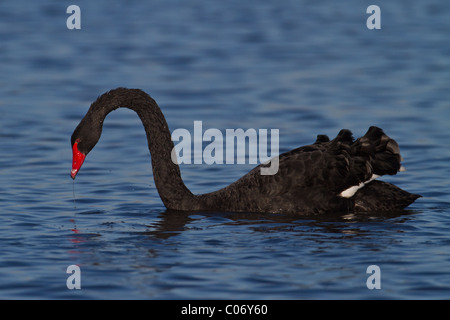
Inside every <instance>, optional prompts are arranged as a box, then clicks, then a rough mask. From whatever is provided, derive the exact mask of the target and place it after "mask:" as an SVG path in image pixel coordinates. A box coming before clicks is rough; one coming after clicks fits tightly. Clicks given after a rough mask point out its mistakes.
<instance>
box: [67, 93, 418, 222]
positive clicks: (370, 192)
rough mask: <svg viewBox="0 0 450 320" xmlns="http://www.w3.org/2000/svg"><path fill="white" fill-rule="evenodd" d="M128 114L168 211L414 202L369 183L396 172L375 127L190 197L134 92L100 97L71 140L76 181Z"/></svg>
mask: <svg viewBox="0 0 450 320" xmlns="http://www.w3.org/2000/svg"><path fill="white" fill-rule="evenodd" d="M120 107H127V108H129V109H132V110H134V111H135V112H136V113H137V114H138V116H139V118H140V119H141V120H142V123H143V125H144V128H145V132H146V134H147V141H148V147H149V150H150V153H151V157H152V168H153V176H154V180H155V185H156V187H157V189H158V192H159V195H160V197H161V200H162V201H163V203H164V205H165V206H166V207H167V208H168V209H173V210H182V211H240V212H271V213H294V214H318V213H327V212H350V211H379V210H397V209H402V208H405V207H406V206H408V205H409V204H411V203H412V202H414V200H416V199H417V198H418V197H420V196H419V195H415V194H411V193H408V192H406V191H404V190H402V189H400V188H398V187H396V186H394V185H392V184H389V183H386V182H381V181H372V180H373V179H374V178H375V177H377V176H381V175H384V174H389V175H394V174H396V173H397V172H398V171H401V169H402V166H401V164H400V160H401V156H400V151H399V148H398V145H397V143H396V142H395V141H394V140H393V139H391V138H389V137H388V136H387V135H385V134H384V133H383V131H382V130H381V129H379V128H377V127H371V128H370V129H369V131H368V132H367V133H366V134H365V135H364V136H363V137H361V138H359V139H357V140H356V141H354V139H353V137H352V133H351V132H350V131H349V130H345V129H343V130H341V132H339V134H338V136H337V137H336V138H335V139H333V140H331V141H330V140H329V139H328V137H326V136H323V135H319V136H318V138H317V140H316V142H315V143H314V144H312V145H309V146H304V147H300V148H297V149H294V150H292V151H289V152H286V153H284V154H281V155H280V156H279V169H278V172H277V173H276V174H275V175H261V174H260V166H264V165H263V164H261V165H259V166H257V167H256V168H254V169H253V170H251V171H250V172H249V173H247V174H246V175H244V176H243V177H242V178H240V179H239V180H237V181H236V182H234V183H232V184H230V185H229V186H227V187H225V188H223V189H220V190H218V191H215V192H211V193H207V194H201V195H194V194H192V193H191V192H190V191H189V189H188V188H187V187H186V186H185V184H184V183H183V181H182V179H181V175H180V169H179V167H178V165H177V164H175V163H173V162H172V160H171V152H172V149H173V147H174V144H173V142H172V140H171V136H170V131H169V128H168V126H167V123H166V120H165V118H164V116H163V114H162V112H161V110H160V108H159V107H158V105H157V104H156V102H155V101H154V100H153V99H152V98H151V97H150V96H149V95H148V94H146V93H145V92H143V91H142V90H139V89H126V88H117V89H115V90H111V91H109V92H106V93H105V94H103V95H102V96H100V97H99V98H98V99H97V100H96V101H95V102H94V103H93V104H92V105H91V107H90V109H89V111H88V112H87V114H86V116H85V117H84V118H83V119H82V120H81V122H80V124H79V125H78V127H77V128H76V129H75V131H74V133H73V135H72V139H71V142H72V148H73V156H74V157H73V163H72V172H71V176H72V178H73V179H75V176H76V174H77V173H78V170H79V169H80V167H81V165H82V163H83V161H84V158H85V156H86V155H87V154H88V153H89V151H91V149H92V148H93V147H94V146H95V144H96V143H97V141H98V140H99V138H100V135H101V131H102V126H103V120H104V119H105V117H106V116H107V114H108V113H109V112H111V111H113V110H115V109H117V108H120Z"/></svg>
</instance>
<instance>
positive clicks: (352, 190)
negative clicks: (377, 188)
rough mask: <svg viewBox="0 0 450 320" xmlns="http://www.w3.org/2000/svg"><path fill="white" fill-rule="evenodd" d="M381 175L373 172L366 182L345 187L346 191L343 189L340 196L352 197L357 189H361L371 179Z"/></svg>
mask: <svg viewBox="0 0 450 320" xmlns="http://www.w3.org/2000/svg"><path fill="white" fill-rule="evenodd" d="M378 177H379V175H377V174H373V175H372V177H371V178H370V179H369V180H367V181H364V182H361V183H360V184H358V185H357V186H352V187H350V188H348V189H345V190H344V191H342V192H341V193H340V194H339V196H340V197H342V198H351V197H353V196H354V195H355V193H356V191H358V190H359V189H361V188H362V187H364V186H365V185H366V184H368V183H369V182H370V181H372V180H374V179H376V178H378Z"/></svg>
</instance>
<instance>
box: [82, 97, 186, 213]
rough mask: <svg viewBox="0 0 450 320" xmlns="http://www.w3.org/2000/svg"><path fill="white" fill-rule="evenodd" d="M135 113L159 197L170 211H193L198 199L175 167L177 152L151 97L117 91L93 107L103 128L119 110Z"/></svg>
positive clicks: (99, 99)
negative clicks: (111, 115) (146, 143)
mask: <svg viewBox="0 0 450 320" xmlns="http://www.w3.org/2000/svg"><path fill="white" fill-rule="evenodd" d="M121 107H125V108H129V109H131V110H133V111H135V112H136V113H137V114H138V116H139V118H140V119H141V121H142V124H143V125H144V128H145V132H146V134H147V142H148V148H149V150H150V154H151V157H152V169H153V177H154V180H155V185H156V188H157V189H158V192H159V196H160V197H161V200H162V201H163V203H164V205H165V206H166V207H167V208H168V209H175V210H189V209H190V208H191V207H192V206H193V203H194V195H193V194H192V193H191V192H190V191H189V189H188V188H187V187H186V185H185V184H184V182H183V180H182V178H181V174H180V168H179V166H178V164H175V163H173V161H172V158H171V152H172V150H173V148H174V144H173V141H172V139H171V135H170V131H169V128H168V126H167V122H166V119H165V118H164V115H163V114H162V112H161V109H160V108H159V106H158V105H157V103H156V102H155V100H153V99H152V98H151V97H150V96H149V95H148V94H146V93H145V92H144V91H142V90H139V89H126V88H117V89H115V90H111V91H109V92H107V93H105V94H103V95H102V96H100V97H99V98H98V99H97V100H96V101H95V102H94V103H93V104H92V106H91V108H90V110H89V112H91V110H92V116H94V114H95V117H96V118H97V119H98V121H97V123H100V125H103V120H104V118H105V117H106V116H107V115H108V113H110V112H111V111H113V110H115V109H117V108H121Z"/></svg>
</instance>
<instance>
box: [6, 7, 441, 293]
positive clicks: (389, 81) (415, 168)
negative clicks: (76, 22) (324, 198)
mask: <svg viewBox="0 0 450 320" xmlns="http://www.w3.org/2000/svg"><path fill="white" fill-rule="evenodd" d="M70 4H77V5H79V6H80V8H81V29H80V30H68V29H67V27H66V19H67V18H68V17H69V14H67V13H66V9H67V6H69V5H70ZM371 4H374V3H372V1H356V0H354V1H320V2H317V1H316V2H311V1H306V0H295V1H269V0H264V1H261V0H259V1H241V0H239V1H201V0H190V1H175V0H165V1H153V0H152V1H127V2H126V3H125V1H123V2H117V1H116V2H111V1H95V2H94V1H84V0H79V1H73V3H72V2H70V3H69V2H67V1H58V2H55V1H44V0H42V1H34V2H30V1H2V2H1V3H0V71H1V72H0V146H1V155H0V181H1V184H0V208H1V209H0V212H1V213H0V244H1V250H0V298H1V299H17V298H19V299H421V298H424V299H448V298H450V275H449V271H450V216H449V214H450V212H449V211H450V209H449V204H450V192H449V191H450V190H449V184H450V178H449V176H450V165H449V164H450V148H449V141H450V90H449V84H450V42H449V35H450V19H449V18H450V4H449V3H446V2H443V1H437V0H436V1H395V2H393V1H385V0H378V1H376V4H377V5H378V6H379V7H380V8H381V27H382V28H381V29H380V30H368V29H367V27H366V19H367V18H368V17H369V15H368V14H367V13H366V9H367V7H368V6H369V5H371ZM118 86H124V87H135V88H141V89H143V90H145V91H146V92H148V93H150V94H151V95H152V96H153V97H154V98H155V99H156V100H157V101H158V103H159V105H160V106H161V108H162V110H163V112H164V114H165V116H166V118H167V122H168V124H169V127H170V129H171V130H174V129H177V128H186V129H188V130H192V128H193V123H194V121H196V120H201V121H202V122H203V128H204V130H206V129H208V128H217V129H220V130H222V131H223V132H225V129H228V128H231V129H236V128H244V129H247V128H255V129H262V128H264V129H279V130H280V152H284V151H287V150H290V149H292V148H295V147H298V146H300V145H304V144H309V143H311V142H312V141H314V140H315V136H316V135H317V134H319V133H321V134H328V135H330V136H334V135H336V134H337V132H338V131H339V130H340V129H341V128H349V129H351V130H352V131H353V132H354V134H355V136H359V135H362V134H364V133H365V131H366V130H367V128H368V127H369V126H371V125H377V126H380V127H382V128H384V130H385V131H386V133H387V134H388V135H390V136H391V137H393V138H394V139H396V140H397V141H398V143H399V145H400V148H401V150H402V154H403V156H404V158H405V160H404V165H405V167H406V168H407V171H406V172H402V173H401V174H399V175H397V176H395V177H389V178H386V179H385V180H387V181H390V182H393V183H395V184H397V185H398V186H400V187H401V188H403V189H405V190H408V191H410V192H414V193H420V194H422V195H423V198H421V199H419V200H417V201H416V202H415V203H414V204H413V205H411V206H410V207H409V210H408V211H405V212H404V213H403V214H398V213H397V214H394V213H384V214H378V215H375V214H370V215H356V216H354V215H347V216H333V215H332V216H326V217H315V218H314V217H306V218H305V217H303V218H302V217H288V216H283V215H279V216H278V215H263V214H260V215H252V214H230V213H220V214H219V213H214V212H210V213H177V214H174V213H167V212H165V208H164V206H163V204H162V202H161V200H160V199H159V196H158V194H157V192H156V189H155V186H154V182H153V178H152V171H151V166H150V157H149V153H148V149H147V147H146V140H145V134H144V130H143V127H142V125H141V124H140V121H139V119H138V117H137V116H136V115H135V114H134V113H133V112H132V111H130V110H118V111H115V112H114V113H111V114H110V115H109V116H108V118H107V119H106V121H105V126H104V130H103V135H102V138H101V140H100V142H99V143H98V144H97V146H96V147H95V149H94V150H93V151H92V152H91V153H90V154H89V156H88V157H87V159H86V161H85V164H84V166H83V168H82V170H81V172H80V174H79V175H78V177H77V179H76V180H75V182H73V181H72V179H70V177H69V172H70V168H71V156H72V154H71V149H70V143H69V140H70V136H71V134H72V131H73V129H74V128H75V127H76V125H77V124H78V122H79V121H80V119H81V118H82V117H83V116H84V114H85V112H86V111H87V109H88V107H89V105H90V103H91V102H92V101H93V100H94V99H95V98H96V97H97V96H98V95H100V94H101V93H103V92H105V91H107V90H109V89H112V88H115V87H118ZM252 167H253V165H248V164H247V165H212V166H209V165H206V164H203V165H183V166H181V172H182V176H183V179H184V181H185V183H186V185H187V186H188V187H189V188H190V189H191V190H192V192H194V193H204V192H209V191H213V190H217V189H219V188H221V187H223V186H226V185H228V184H229V183H231V182H233V181H235V180H236V179H238V178H239V177H240V176H242V175H243V174H244V173H246V172H247V171H248V170H250V169H251V168H252ZM74 264H76V265H79V266H80V269H81V290H76V289H74V290H69V289H68V288H67V286H66V280H67V278H68V277H69V274H67V273H66V269H67V267H68V266H70V265H74ZM369 265H377V266H379V268H380V274H381V278H380V282H381V289H373V290H370V289H368V287H367V285H366V281H367V279H368V277H369V276H370V274H367V273H366V270H367V267H368V266H369Z"/></svg>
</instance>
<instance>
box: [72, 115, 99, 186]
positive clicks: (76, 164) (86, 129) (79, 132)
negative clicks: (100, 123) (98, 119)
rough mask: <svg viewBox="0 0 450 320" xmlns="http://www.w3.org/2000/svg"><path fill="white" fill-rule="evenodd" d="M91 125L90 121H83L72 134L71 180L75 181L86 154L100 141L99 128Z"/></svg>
mask: <svg viewBox="0 0 450 320" xmlns="http://www.w3.org/2000/svg"><path fill="white" fill-rule="evenodd" d="M91 124H92V122H91V121H85V120H84V119H83V120H82V121H81V122H80V124H79V125H78V127H77V128H76V129H75V131H74V132H73V134H72V137H71V144H72V170H71V171H70V176H71V177H72V179H75V177H76V175H77V173H78V171H79V170H80V168H81V166H82V165H83V162H84V159H85V158H86V156H87V154H88V153H89V152H90V151H91V150H92V148H94V146H95V145H96V144H97V142H98V140H99V139H100V135H101V127H100V129H98V128H97V127H96V126H93V125H91Z"/></svg>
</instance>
